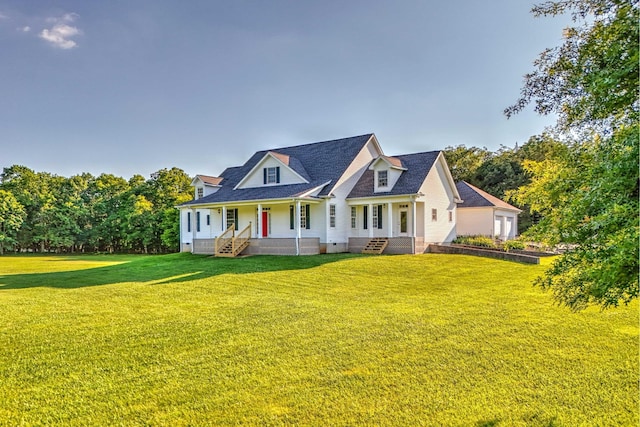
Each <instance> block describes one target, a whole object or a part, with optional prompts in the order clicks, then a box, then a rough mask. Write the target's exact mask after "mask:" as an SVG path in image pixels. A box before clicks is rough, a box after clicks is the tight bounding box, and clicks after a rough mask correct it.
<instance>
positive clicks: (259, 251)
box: [243, 237, 320, 255]
mask: <svg viewBox="0 0 640 427" xmlns="http://www.w3.org/2000/svg"><path fill="white" fill-rule="evenodd" d="M298 247H299V249H300V255H317V254H319V253H320V239H319V238H317V237H301V238H300V239H299V240H298ZM243 254H244V255H295V254H296V239H295V238H267V239H251V240H250V241H249V247H248V248H247V249H246V250H245V251H244V252H243Z"/></svg>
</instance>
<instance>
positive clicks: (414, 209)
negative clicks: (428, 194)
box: [411, 200, 416, 237]
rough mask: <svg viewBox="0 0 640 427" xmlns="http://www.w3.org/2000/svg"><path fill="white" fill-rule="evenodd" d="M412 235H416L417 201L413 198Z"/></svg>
mask: <svg viewBox="0 0 640 427" xmlns="http://www.w3.org/2000/svg"><path fill="white" fill-rule="evenodd" d="M411 236H412V237H416V201H415V200H411Z"/></svg>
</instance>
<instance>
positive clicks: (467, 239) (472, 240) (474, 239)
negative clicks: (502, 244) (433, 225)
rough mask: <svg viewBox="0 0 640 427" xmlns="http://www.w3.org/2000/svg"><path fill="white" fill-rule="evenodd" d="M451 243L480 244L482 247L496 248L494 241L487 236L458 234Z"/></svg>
mask: <svg viewBox="0 0 640 427" xmlns="http://www.w3.org/2000/svg"><path fill="white" fill-rule="evenodd" d="M453 243H458V244H460V245H470V246H481V247H483V248H496V247H497V246H496V243H495V241H494V240H493V239H492V238H491V237H487V236H458V237H457V238H456V239H455V240H454V241H453Z"/></svg>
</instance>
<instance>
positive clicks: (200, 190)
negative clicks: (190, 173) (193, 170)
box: [191, 175, 222, 200]
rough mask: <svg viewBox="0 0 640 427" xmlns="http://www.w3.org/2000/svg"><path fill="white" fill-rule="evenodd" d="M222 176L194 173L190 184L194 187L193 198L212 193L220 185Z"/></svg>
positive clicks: (200, 197) (196, 198)
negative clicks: (194, 175)
mask: <svg viewBox="0 0 640 427" xmlns="http://www.w3.org/2000/svg"><path fill="white" fill-rule="evenodd" d="M221 183H222V178H220V177H217V176H207V175H196V177H195V178H193V180H192V181H191V186H192V187H194V191H195V193H194V199H195V200H198V199H202V198H203V197H205V196H208V195H209V194H213V193H215V192H216V191H218V190H219V189H220V187H221Z"/></svg>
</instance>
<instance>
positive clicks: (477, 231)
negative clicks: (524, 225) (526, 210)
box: [456, 181, 522, 240]
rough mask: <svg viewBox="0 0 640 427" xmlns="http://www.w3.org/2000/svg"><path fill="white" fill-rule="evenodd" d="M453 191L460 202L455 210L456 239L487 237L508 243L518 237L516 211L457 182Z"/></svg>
mask: <svg viewBox="0 0 640 427" xmlns="http://www.w3.org/2000/svg"><path fill="white" fill-rule="evenodd" d="M456 187H457V188H458V193H460V198H461V199H462V203H459V204H458V206H457V222H456V234H457V235H458V236H489V237H494V238H497V239H500V240H509V239H514V238H515V237H516V236H517V235H518V215H519V214H520V212H522V211H521V210H520V209H518V208H516V207H515V206H512V205H510V204H509V203H507V202H505V201H503V200H500V199H498V198H497V197H495V196H492V195H491V194H489V193H487V192H486V191H482V190H480V189H479V188H478V187H475V186H473V185H471V184H469V183H468V182H465V181H460V182H458V183H457V184H456Z"/></svg>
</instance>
